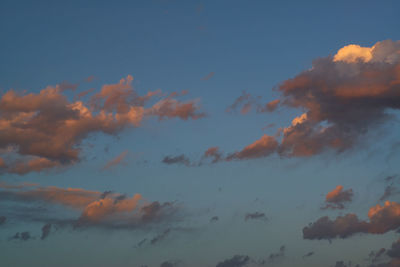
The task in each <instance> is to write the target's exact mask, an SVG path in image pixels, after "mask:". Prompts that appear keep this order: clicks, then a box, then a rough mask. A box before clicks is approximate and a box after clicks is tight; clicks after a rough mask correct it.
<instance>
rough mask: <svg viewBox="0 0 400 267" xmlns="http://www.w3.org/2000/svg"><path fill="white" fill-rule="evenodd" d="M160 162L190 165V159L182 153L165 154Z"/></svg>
mask: <svg viewBox="0 0 400 267" xmlns="http://www.w3.org/2000/svg"><path fill="white" fill-rule="evenodd" d="M162 163H165V164H168V165H171V164H182V165H185V166H190V165H191V164H190V160H189V159H188V158H187V157H186V156H185V155H184V154H181V155H179V156H166V157H164V158H163V160H162Z"/></svg>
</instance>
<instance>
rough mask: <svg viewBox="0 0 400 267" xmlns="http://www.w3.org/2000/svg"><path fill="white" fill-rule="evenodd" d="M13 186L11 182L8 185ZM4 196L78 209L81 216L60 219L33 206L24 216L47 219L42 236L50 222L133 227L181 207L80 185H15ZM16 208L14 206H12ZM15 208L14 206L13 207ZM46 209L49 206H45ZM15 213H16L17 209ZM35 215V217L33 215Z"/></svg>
mask: <svg viewBox="0 0 400 267" xmlns="http://www.w3.org/2000/svg"><path fill="white" fill-rule="evenodd" d="M8 187H10V186H8ZM0 200H3V201H9V202H16V203H20V204H22V205H32V204H34V203H35V202H38V204H39V205H40V206H42V205H43V204H44V205H45V207H47V206H49V207H54V208H57V207H58V208H60V207H64V208H65V209H66V210H67V209H68V210H71V211H75V212H77V213H78V214H79V216H76V217H72V218H69V219H65V217H62V218H63V219H62V218H59V219H57V217H54V216H57V214H56V213H55V214H51V215H52V219H46V216H43V214H41V213H38V212H36V213H37V214H35V210H34V209H32V207H29V209H30V210H31V211H32V212H33V214H27V213H26V212H24V214H25V216H22V218H21V217H20V219H26V220H29V219H31V218H30V217H31V216H32V217H33V218H34V219H35V220H39V221H42V222H45V223H46V225H45V226H44V227H43V229H42V234H43V235H42V237H44V238H45V237H47V235H48V234H49V231H50V229H51V226H49V225H47V224H50V223H51V224H62V225H65V224H67V225H71V226H73V227H74V228H77V227H80V228H82V227H101V228H110V229H129V228H138V227H144V226H150V224H153V225H154V224H158V223H163V222H166V221H169V219H172V218H173V216H174V215H175V213H176V211H177V207H176V205H174V203H172V202H165V203H159V202H158V201H154V202H148V201H146V200H144V199H143V197H142V196H141V194H134V195H133V196H132V197H127V196H126V195H125V194H120V193H114V192H111V191H106V192H104V193H101V192H99V191H89V190H84V189H80V188H67V189H64V188H59V187H54V186H48V187H37V188H32V189H29V190H27V189H26V188H18V187H14V188H12V189H3V190H0ZM12 209H14V208H12ZM13 211H14V210H13ZM44 212H46V210H44ZM12 214H15V212H13V213H12ZM33 218H32V219H33Z"/></svg>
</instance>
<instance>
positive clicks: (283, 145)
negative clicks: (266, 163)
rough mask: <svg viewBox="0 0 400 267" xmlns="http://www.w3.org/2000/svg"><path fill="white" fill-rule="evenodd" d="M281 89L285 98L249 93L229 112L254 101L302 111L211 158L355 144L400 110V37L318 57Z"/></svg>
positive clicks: (305, 152) (306, 152) (299, 153)
mask: <svg viewBox="0 0 400 267" xmlns="http://www.w3.org/2000/svg"><path fill="white" fill-rule="evenodd" d="M277 89H278V91H279V92H280V93H281V97H280V98H279V99H275V100H273V101H270V102H269V103H267V104H265V105H264V106H260V105H259V104H258V98H254V97H252V96H251V95H250V94H249V93H246V92H244V93H243V94H242V95H241V96H240V97H239V98H237V99H236V101H235V102H234V103H233V104H232V105H231V106H230V107H229V108H228V109H227V111H228V112H229V111H233V110H237V109H240V112H241V113H242V114H246V113H248V112H249V111H250V109H251V108H252V106H254V105H255V106H256V107H257V111H258V112H266V111H274V110H275V109H276V108H277V107H279V106H282V107H289V108H296V109H299V110H302V111H303V113H302V114H301V115H299V116H297V117H295V118H294V119H293V120H292V123H291V125H289V126H287V127H284V128H280V129H279V130H278V132H277V134H276V135H275V136H268V135H264V136H262V137H261V138H260V139H258V140H256V141H254V142H253V143H252V144H250V145H248V146H246V147H244V148H243V149H242V150H241V151H238V152H234V153H231V154H229V155H228V156H226V157H222V156H221V155H222V154H223V153H221V152H219V151H218V153H219V155H220V156H219V158H218V159H217V160H216V159H215V158H212V159H213V160H212V163H216V162H220V161H224V160H225V161H230V160H248V159H255V158H263V157H267V156H269V155H271V154H273V153H277V154H278V155H280V156H281V157H306V156H312V155H316V154H319V153H322V152H324V151H326V150H333V151H336V152H342V151H345V150H348V149H351V148H353V147H355V145H356V144H357V142H358V141H360V139H361V138H362V137H363V136H365V135H366V133H367V132H368V131H369V130H371V129H373V128H374V127H376V126H379V125H381V124H382V123H384V122H386V121H388V120H389V119H391V118H393V115H391V114H389V113H388V111H389V110H399V109H400V41H391V40H385V41H382V42H377V43H376V44H375V45H373V46H372V47H360V46H358V45H348V46H345V47H343V48H341V49H340V50H339V51H338V52H337V53H336V54H335V55H334V56H328V57H325V58H319V59H316V60H315V61H313V64H312V68H310V69H308V70H306V71H303V72H301V73H300V74H298V75H297V76H295V77H294V78H292V79H288V80H286V81H284V82H282V83H281V84H280V85H279V86H278V87H277ZM214 152H215V149H214ZM213 155H216V154H215V153H214V154H210V157H213Z"/></svg>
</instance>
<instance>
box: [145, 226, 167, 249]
mask: <svg viewBox="0 0 400 267" xmlns="http://www.w3.org/2000/svg"><path fill="white" fill-rule="evenodd" d="M170 232H171V229H169V228H168V229H166V230H165V231H164V232H162V233H161V234H159V235H157V236H155V237H154V238H153V239H151V240H150V244H152V245H155V244H157V243H158V242H160V241H162V240H164V239H165V238H166V237H167V235H168V234H169V233H170Z"/></svg>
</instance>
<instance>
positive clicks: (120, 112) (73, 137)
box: [0, 75, 205, 174]
mask: <svg viewBox="0 0 400 267" xmlns="http://www.w3.org/2000/svg"><path fill="white" fill-rule="evenodd" d="M132 82H133V77H132V76H130V75H128V76H127V77H126V78H123V79H121V80H120V81H119V82H118V83H116V84H107V85H104V86H103V87H102V88H101V90H100V92H99V93H97V94H95V95H94V96H93V97H92V98H91V99H90V101H89V102H88V103H84V102H83V101H80V100H79V101H75V102H70V101H69V100H68V98H67V97H66V96H65V95H63V90H62V88H61V87H60V86H56V87H51V86H48V87H47V88H45V89H43V90H41V91H40V92H39V93H38V94H34V93H29V94H18V93H16V92H15V91H14V90H10V91H8V92H6V93H5V94H3V96H2V97H1V98H0V112H1V113H2V116H1V118H0V149H5V148H7V147H9V146H13V147H15V150H14V152H15V153H16V154H17V155H18V156H19V158H17V161H14V162H10V160H11V158H13V157H4V158H3V159H4V160H3V161H2V162H3V163H2V164H1V166H0V167H2V169H3V171H6V172H13V173H18V174H25V173H28V172H30V171H41V170H43V169H48V168H53V167H57V166H62V165H67V164H72V163H75V162H78V161H79V160H80V157H79V156H80V152H81V149H80V147H79V145H80V144H81V142H82V140H84V139H85V138H86V137H87V136H88V135H90V134H94V133H99V132H102V133H105V134H118V133H119V132H120V131H122V130H124V129H125V128H128V127H139V126H140V123H141V122H142V121H143V119H145V118H146V117H149V116H157V117H159V118H160V119H165V118H181V119H183V120H188V119H198V118H201V117H204V116H205V114H204V113H202V112H199V107H198V104H197V103H198V101H197V100H196V101H195V100H190V101H187V102H180V101H179V100H177V99H175V98H172V97H167V98H164V99H161V100H159V101H158V102H157V103H156V104H155V105H153V106H150V107H145V104H147V103H148V101H149V100H150V99H152V98H153V97H156V96H161V95H162V93H161V91H160V90H157V91H150V92H148V93H147V94H145V95H144V96H140V95H139V94H138V93H137V92H136V91H135V90H134V88H133V86H132Z"/></svg>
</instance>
